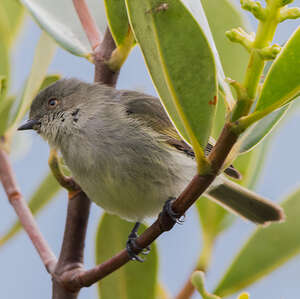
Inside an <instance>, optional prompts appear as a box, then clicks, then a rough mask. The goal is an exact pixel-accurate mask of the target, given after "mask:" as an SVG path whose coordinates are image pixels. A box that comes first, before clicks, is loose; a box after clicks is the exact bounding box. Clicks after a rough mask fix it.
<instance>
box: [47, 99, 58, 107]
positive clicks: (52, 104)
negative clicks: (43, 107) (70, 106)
mask: <svg viewBox="0 0 300 299" xmlns="http://www.w3.org/2000/svg"><path fill="white" fill-rule="evenodd" d="M57 104H58V99H55V98H52V99H50V100H49V101H48V107H49V108H55V107H56V106H57Z"/></svg>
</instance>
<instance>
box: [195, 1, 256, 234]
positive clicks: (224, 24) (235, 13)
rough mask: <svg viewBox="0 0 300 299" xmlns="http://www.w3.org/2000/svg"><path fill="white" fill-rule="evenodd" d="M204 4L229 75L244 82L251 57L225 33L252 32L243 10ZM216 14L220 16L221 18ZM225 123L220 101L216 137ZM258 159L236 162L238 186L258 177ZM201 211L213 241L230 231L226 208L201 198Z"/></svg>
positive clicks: (248, 157) (222, 4)
mask: <svg viewBox="0 0 300 299" xmlns="http://www.w3.org/2000/svg"><path fill="white" fill-rule="evenodd" d="M199 1H200V0H199ZM201 2H202V5H203V8H204V11H205V14H206V16H207V19H208V22H209V25H210V29H211V32H212V35H213V38H214V41H215V44H216V47H217V50H218V52H219V54H220V59H221V63H222V65H223V67H224V71H225V74H226V76H229V77H231V78H233V79H235V80H239V81H240V80H242V78H243V76H244V72H245V69H246V67H247V63H248V56H249V55H248V53H247V52H246V51H243V49H241V48H240V47H239V46H238V45H237V44H235V43H232V42H230V41H229V40H228V39H227V38H226V36H225V31H226V30H228V29H231V28H234V27H244V28H247V29H249V25H248V23H247V22H246V20H245V18H244V17H243V15H242V13H241V11H240V10H238V8H237V7H236V6H235V5H233V4H232V3H231V2H229V1H227V0H201ZM216 15H217V16H218V17H217V18H216ZM224 123H225V105H224V101H223V99H222V98H220V100H219V103H218V106H217V113H216V118H215V122H214V128H213V132H212V136H213V137H214V138H217V137H218V136H219V134H220V132H221V130H222V128H223V126H224ZM252 156H253V158H252ZM256 158H257V155H256V154H255V153H251V154H248V155H243V159H241V158H238V159H237V160H236V161H235V163H234V165H235V167H236V168H237V169H238V170H239V171H240V172H241V173H242V175H243V180H242V182H238V183H241V184H242V185H244V186H247V185H248V183H247V181H248V180H250V177H253V176H254V174H250V172H252V170H253V169H254V167H253V165H256ZM253 163H254V164H253ZM197 208H198V213H199V216H200V221H201V224H202V229H203V232H204V234H206V235H209V236H210V238H215V237H216V236H217V235H218V234H219V233H221V232H222V231H224V230H225V229H226V228H228V227H229V225H230V224H231V223H232V220H233V219H234V218H233V217H231V214H230V213H229V212H228V211H226V210H225V209H224V208H222V207H221V206H219V205H218V204H216V203H214V202H212V201H210V200H209V199H206V198H204V197H201V199H200V200H198V201H197Z"/></svg>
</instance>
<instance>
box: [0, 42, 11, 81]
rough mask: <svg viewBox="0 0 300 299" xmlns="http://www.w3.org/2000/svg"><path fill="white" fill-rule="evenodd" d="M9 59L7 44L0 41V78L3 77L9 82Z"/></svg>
mask: <svg viewBox="0 0 300 299" xmlns="http://www.w3.org/2000/svg"><path fill="white" fill-rule="evenodd" d="M9 74H10V57H9V51H8V46H7V43H5V42H3V41H1V40H0V77H5V78H6V80H7V81H9V80H8V79H9Z"/></svg>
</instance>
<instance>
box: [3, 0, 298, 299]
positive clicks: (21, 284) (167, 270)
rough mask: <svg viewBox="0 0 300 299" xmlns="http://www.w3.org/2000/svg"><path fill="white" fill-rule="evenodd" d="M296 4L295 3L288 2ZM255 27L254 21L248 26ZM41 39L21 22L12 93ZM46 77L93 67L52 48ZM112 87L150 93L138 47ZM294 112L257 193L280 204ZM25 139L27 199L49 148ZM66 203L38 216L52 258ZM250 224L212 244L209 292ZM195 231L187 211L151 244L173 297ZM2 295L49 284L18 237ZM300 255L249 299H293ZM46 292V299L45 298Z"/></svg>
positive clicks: (47, 288) (86, 76)
mask: <svg viewBox="0 0 300 299" xmlns="http://www.w3.org/2000/svg"><path fill="white" fill-rule="evenodd" d="M294 4H295V5H296V4H297V5H298V6H299V5H300V0H297V1H295V2H294ZM253 24H255V23H253ZM297 25H299V21H289V22H286V23H285V24H283V25H280V27H279V31H278V34H277V35H276V42H278V43H282V42H284V41H285V40H286V39H287V38H288V36H289V35H290V33H291V32H292V31H293V29H294V28H295V27H296V26H297ZM39 35H40V29H39V28H38V27H37V26H36V25H35V24H33V22H31V21H28V22H27V24H26V26H25V28H24V30H23V32H22V34H21V36H20V38H19V39H18V41H17V47H16V50H15V52H14V54H13V89H14V90H18V89H19V88H20V86H21V85H22V84H23V82H24V79H25V78H26V76H27V74H28V72H29V70H30V66H31V62H32V57H33V51H34V47H35V45H36V42H37V40H38V38H39ZM50 72H55V73H60V74H62V75H63V76H67V77H71V76H72V77H77V78H80V79H82V80H86V81H92V79H93V67H92V65H91V64H90V63H89V62H87V61H85V60H84V59H82V58H78V57H75V56H72V55H70V54H69V53H67V52H65V51H64V50H61V49H59V50H58V52H57V55H56V56H55V59H54V61H53V63H52V64H51V66H50ZM118 87H119V88H126V89H143V90H144V91H146V92H148V93H151V94H155V91H154V88H153V86H152V83H151V80H150V78H149V76H148V74H147V71H146V68H145V66H144V62H143V58H142V57H141V54H140V52H139V50H138V49H137V48H135V50H134V51H133V52H132V54H131V55H130V57H129V59H128V61H127V62H126V64H125V66H124V67H123V69H122V72H121V75H120V79H119V83H118ZM299 120H300V111H296V112H295V113H294V114H293V116H292V117H291V118H290V119H288V120H287V121H286V122H285V124H284V125H283V126H282V127H280V129H279V130H277V131H276V136H274V138H273V140H272V146H271V149H270V152H269V156H268V158H267V160H266V164H265V167H264V169H263V173H262V176H261V179H260V181H259V184H258V186H257V191H259V192H260V193H261V194H263V195H264V196H266V197H269V198H272V199H274V200H275V201H280V200H282V199H283V196H284V195H285V194H288V193H289V192H290V191H292V190H294V189H295V187H296V186H297V185H298V186H300V172H299V164H300V163H299V159H298V156H299V148H300V141H299V138H298V128H299ZM26 134H28V137H29V138H30V139H31V140H32V147H31V149H30V152H28V153H27V155H26V157H24V158H22V159H19V160H16V161H15V162H14V169H15V171H16V174H17V179H18V181H19V183H20V186H21V189H22V192H23V193H24V195H25V198H27V197H28V196H29V195H30V194H31V192H32V191H33V190H34V188H35V186H37V184H38V182H39V180H40V178H41V176H42V175H43V174H44V173H46V171H47V169H48V168H47V167H48V166H47V159H48V152H49V150H48V146H47V144H45V143H44V142H43V141H42V140H41V138H39V137H38V136H36V135H34V134H32V133H31V132H28V133H26ZM0 198H1V200H0V211H1V228H0V233H2V232H4V231H5V229H6V228H7V227H8V226H9V224H10V223H12V221H13V220H14V219H15V214H14V212H13V210H12V208H11V207H10V206H9V204H8V203H7V201H6V198H5V195H4V193H3V191H2V189H0ZM66 205H67V198H66V194H65V192H61V194H60V195H59V196H58V197H57V198H56V199H55V200H54V201H53V202H52V203H51V204H50V205H49V207H48V208H47V209H46V210H44V211H43V212H42V213H41V215H39V216H38V218H37V221H38V224H39V226H40V228H41V231H42V232H43V234H44V235H45V237H46V239H47V240H48V241H49V243H50V246H51V247H52V248H53V250H54V252H55V253H56V254H58V253H59V249H60V244H61V238H62V234H63V229H64V221H65V213H66ZM100 213H101V210H100V209H99V208H98V207H96V206H95V205H93V207H92V213H91V218H90V225H89V230H88V239H87V248H86V265H87V267H89V266H92V265H93V264H94V254H93V246H94V243H93V237H94V233H95V228H96V225H97V223H98V219H99V215H100ZM253 229H254V225H252V224H249V223H246V222H244V221H242V220H240V219H237V221H236V222H235V224H234V225H233V226H232V227H231V228H230V229H229V230H228V231H226V232H225V233H224V234H223V235H222V236H221V238H220V239H219V240H218V242H217V244H216V249H215V254H214V259H213V262H212V265H211V268H210V271H209V273H208V277H207V285H208V287H209V288H213V286H214V285H215V283H216V282H217V281H218V279H219V278H220V277H221V276H222V274H223V273H224V270H225V269H226V267H227V266H228V265H229V263H230V260H231V258H232V257H233V256H234V254H235V252H237V251H238V250H239V248H240V247H241V245H242V244H243V241H244V240H246V239H247V237H248V236H249V234H250V233H251V232H252V231H253ZM200 237H201V234H200V232H199V230H198V223H197V218H196V214H195V212H194V211H193V210H191V211H190V212H188V215H187V217H186V222H185V224H184V225H183V226H176V228H175V229H174V230H172V231H171V232H169V233H168V234H165V235H163V236H162V237H161V238H160V239H159V241H158V246H159V250H160V263H161V267H160V278H161V280H162V282H163V283H164V284H165V285H166V286H167V288H168V289H169V290H170V292H171V293H172V294H176V293H177V291H178V290H179V289H180V287H181V286H182V284H183V282H184V281H185V280H186V277H187V275H188V273H189V272H190V271H191V269H192V268H193V264H194V262H195V260H196V258H197V256H198V254H199V252H200V248H201V239H200ZM0 265H1V270H0V281H1V294H2V295H1V298H32V299H35V298H50V297H51V295H50V294H51V281H50V277H49V276H48V274H47V273H46V271H45V270H44V268H43V266H42V264H41V262H40V260H39V258H38V256H37V254H36V252H35V251H34V250H33V247H32V245H31V243H30V242H29V240H28V238H27V236H26V235H25V234H24V233H21V234H19V235H18V236H17V237H16V238H15V239H14V240H13V241H12V242H10V243H9V244H8V245H7V246H5V247H4V248H1V249H0ZM299 269H300V257H296V258H294V259H293V260H292V261H290V262H288V263H287V264H286V265H284V266H283V267H281V268H280V269H279V270H276V271H275V272H274V273H273V274H272V275H271V276H269V277H267V278H265V279H263V280H261V281H260V282H258V283H256V284H255V285H253V286H251V287H249V288H247V290H248V291H250V293H251V298H253V299H266V298H274V299H283V298H298V297H299V291H300V287H299ZM45 294H46V295H45ZM80 298H81V299H83V298H97V296H96V289H95V288H94V287H91V288H88V289H84V290H82V292H81V294H80ZM195 298H199V297H197V296H196V297H195Z"/></svg>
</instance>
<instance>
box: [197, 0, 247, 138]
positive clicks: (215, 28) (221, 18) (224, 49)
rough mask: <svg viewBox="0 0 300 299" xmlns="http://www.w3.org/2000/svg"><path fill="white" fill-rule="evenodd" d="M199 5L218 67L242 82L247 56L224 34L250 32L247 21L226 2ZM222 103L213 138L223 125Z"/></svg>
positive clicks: (204, 0)
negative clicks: (219, 61) (231, 31)
mask: <svg viewBox="0 0 300 299" xmlns="http://www.w3.org/2000/svg"><path fill="white" fill-rule="evenodd" d="M192 1H194V0H192ZM198 1H200V0H197V1H194V2H195V3H197V2H198ZM201 3H202V5H203V9H204V11H205V14H206V16H207V20H208V23H209V27H210V29H211V32H212V35H213V39H214V42H215V44H216V47H217V50H218V53H219V55H220V59H221V63H219V64H218V65H222V66H223V68H224V72H225V75H226V77H230V78H232V79H234V80H237V81H242V80H243V77H244V74H245V70H246V67H247V63H248V59H249V54H248V53H247V52H246V51H245V50H244V49H242V48H241V47H240V45H238V44H236V43H232V42H230V41H229V40H228V38H227V37H226V35H225V32H226V31H227V30H229V29H232V28H237V27H242V28H244V29H245V30H247V31H251V28H250V26H249V24H248V22H247V20H246V19H245V17H244V16H243V14H242V12H241V11H240V10H239V9H238V7H237V6H236V5H234V4H233V3H232V2H230V1H228V0H201ZM216 16H218V17H216ZM217 61H218V60H217ZM219 69H220V67H219ZM220 72H221V71H220V70H219V73H220ZM221 73H223V72H221ZM223 101H224V100H223V98H220V100H219V104H218V106H217V114H216V119H215V123H214V128H213V133H212V136H213V137H214V138H217V136H218V135H219V134H220V131H221V129H222V128H223V126H224V123H225V106H224V103H223Z"/></svg>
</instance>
